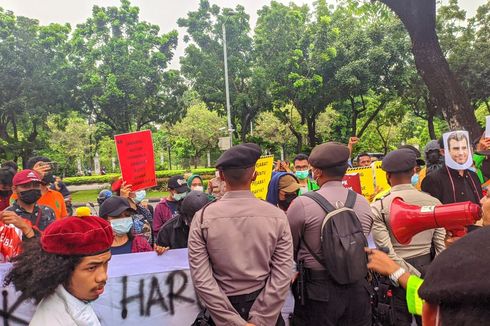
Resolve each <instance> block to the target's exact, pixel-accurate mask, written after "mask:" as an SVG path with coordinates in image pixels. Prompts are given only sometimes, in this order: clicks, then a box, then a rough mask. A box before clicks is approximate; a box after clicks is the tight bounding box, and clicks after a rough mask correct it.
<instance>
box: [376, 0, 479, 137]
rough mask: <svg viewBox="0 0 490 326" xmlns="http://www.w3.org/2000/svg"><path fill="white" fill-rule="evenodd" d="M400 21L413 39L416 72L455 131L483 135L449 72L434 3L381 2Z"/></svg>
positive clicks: (417, 0) (421, 0) (419, 0)
mask: <svg viewBox="0 0 490 326" xmlns="http://www.w3.org/2000/svg"><path fill="white" fill-rule="evenodd" d="M379 1H381V2H383V3H384V4H386V5H387V6H388V7H389V8H390V9H391V10H393V11H394V12H395V13H396V14H397V15H398V17H399V18H400V19H401V21H402V22H403V24H404V25H405V28H406V29H407V31H408V33H409V34H410V38H411V40H412V52H413V55H414V58H415V65H416V66H417V70H418V72H419V74H420V76H421V77H422V79H423V80H424V82H425V84H426V85H427V88H428V89H429V92H430V95H431V97H432V98H434V100H435V101H436V104H437V106H438V107H439V108H440V109H441V110H442V113H443V115H444V118H445V119H446V121H447V122H448V124H449V127H450V128H451V129H452V130H458V129H465V130H468V131H469V133H470V134H471V137H472V138H475V137H477V136H478V135H480V134H481V127H480V126H479V125H478V122H477V121H476V118H475V114H474V111H473V109H472V107H471V103H470V100H469V98H468V95H467V94H466V92H465V90H464V89H463V87H462V86H461V84H460V83H459V82H458V81H457V80H456V78H455V76H454V74H453V73H452V72H451V70H450V69H449V64H448V63H447V61H446V58H445V57H444V54H443V53H442V50H441V47H440V45H439V40H438V38H437V34H436V28H435V27H436V25H435V24H436V1H435V0H403V1H402V0H379Z"/></svg>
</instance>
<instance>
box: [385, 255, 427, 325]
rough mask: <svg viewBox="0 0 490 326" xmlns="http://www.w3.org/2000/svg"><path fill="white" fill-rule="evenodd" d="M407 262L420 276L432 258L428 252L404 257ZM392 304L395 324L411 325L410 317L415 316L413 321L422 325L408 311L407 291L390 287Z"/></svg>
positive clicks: (418, 319) (420, 321)
mask: <svg viewBox="0 0 490 326" xmlns="http://www.w3.org/2000/svg"><path fill="white" fill-rule="evenodd" d="M406 261H407V263H409V264H410V265H412V266H413V267H415V268H416V269H417V270H418V271H419V272H420V273H421V274H422V277H423V276H424V275H425V271H426V269H427V268H428V267H429V265H430V263H431V261H432V258H431V255H430V254H427V255H424V256H420V257H415V258H411V259H406ZM392 293H393V304H394V310H395V325H396V326H398V325H400V326H411V325H412V317H415V321H416V322H417V325H418V326H422V319H421V318H420V317H419V316H413V315H412V314H410V312H409V311H408V307H407V292H406V291H405V289H403V288H401V287H392Z"/></svg>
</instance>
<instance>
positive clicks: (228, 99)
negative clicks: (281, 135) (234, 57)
mask: <svg viewBox="0 0 490 326" xmlns="http://www.w3.org/2000/svg"><path fill="white" fill-rule="evenodd" d="M225 24H226V21H225V22H224V23H223V24H222V25H221V26H222V28H223V57H224V62H225V91H226V114H227V118H228V132H229V133H230V147H231V146H233V127H232V125H231V108H230V87H229V83H228V53H227V51H226V26H225Z"/></svg>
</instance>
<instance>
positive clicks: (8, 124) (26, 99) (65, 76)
mask: <svg viewBox="0 0 490 326" xmlns="http://www.w3.org/2000/svg"><path fill="white" fill-rule="evenodd" d="M69 32H70V27H69V26H68V25H59V24H51V25H48V26H40V25H39V22H38V21H37V20H33V19H29V18H26V17H21V16H18V17H16V16H15V15H14V14H13V13H12V12H10V11H4V10H3V9H1V8H0V75H1V76H2V77H1V78H0V139H1V140H2V141H3V145H2V147H1V148H0V156H3V157H5V158H8V159H14V160H17V158H18V157H22V160H23V162H24V163H25V162H26V160H27V159H28V158H29V157H31V156H32V154H33V152H34V151H35V150H37V149H39V148H41V147H42V144H41V141H40V139H39V137H38V136H39V135H40V133H41V132H42V131H43V130H44V128H45V127H46V124H45V122H46V119H47V117H48V116H49V115H50V114H51V113H56V112H59V111H60V110H63V109H69V107H70V101H69V89H70V86H71V84H70V76H71V73H70V72H71V70H70V69H71V67H70V65H69V64H68V63H67V60H66V42H67V39H68V35H69Z"/></svg>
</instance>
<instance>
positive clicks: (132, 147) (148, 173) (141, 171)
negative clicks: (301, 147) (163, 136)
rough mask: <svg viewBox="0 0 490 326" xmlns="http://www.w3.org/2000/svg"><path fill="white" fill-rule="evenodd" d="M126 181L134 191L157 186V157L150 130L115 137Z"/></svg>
mask: <svg viewBox="0 0 490 326" xmlns="http://www.w3.org/2000/svg"><path fill="white" fill-rule="evenodd" d="M114 140H115V142H116V148H117V156H118V158H119V164H120V166H121V173H122V177H123V179H124V181H126V182H127V183H128V184H131V185H132V190H133V191H136V190H139V189H145V188H151V187H154V186H156V184H157V180H156V175H155V157H154V152H153V141H152V136H151V131H150V130H145V131H138V132H132V133H127V134H121V135H116V136H114Z"/></svg>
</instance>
